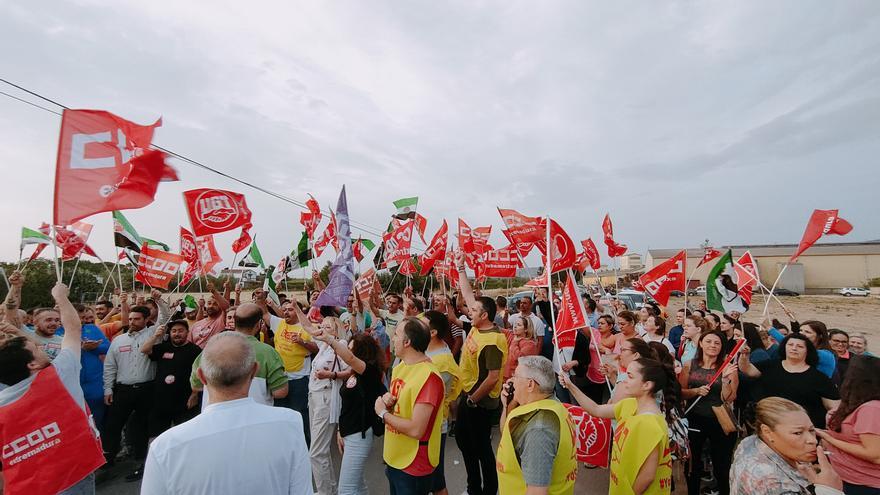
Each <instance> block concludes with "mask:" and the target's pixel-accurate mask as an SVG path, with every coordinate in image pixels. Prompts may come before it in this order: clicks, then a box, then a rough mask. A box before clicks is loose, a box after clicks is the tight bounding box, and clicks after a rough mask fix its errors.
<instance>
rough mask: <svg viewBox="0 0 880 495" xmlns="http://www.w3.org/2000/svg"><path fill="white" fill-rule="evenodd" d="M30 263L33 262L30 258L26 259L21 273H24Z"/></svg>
mask: <svg viewBox="0 0 880 495" xmlns="http://www.w3.org/2000/svg"><path fill="white" fill-rule="evenodd" d="M31 261H33V260H32V259H31V258H28V260H27V261H25V262H24V266H23V267H22V268H21V273H24V272H25V270H27V267H28V265H30V264H31Z"/></svg>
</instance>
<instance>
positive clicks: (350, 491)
mask: <svg viewBox="0 0 880 495" xmlns="http://www.w3.org/2000/svg"><path fill="white" fill-rule="evenodd" d="M342 440H344V441H345V451H344V452H343V454H342V467H341V468H340V469H339V488H338V494H339V495H358V494H367V493H370V490H369V489H368V488H367V480H366V479H364V464H366V462H367V459H368V458H369V457H370V449H372V448H373V430H371V429H368V430H367V431H366V432H364V438H361V434H360V433H352V434H351V435H346V436H344V437H342Z"/></svg>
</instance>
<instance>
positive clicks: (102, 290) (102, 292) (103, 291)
mask: <svg viewBox="0 0 880 495" xmlns="http://www.w3.org/2000/svg"><path fill="white" fill-rule="evenodd" d="M110 280H112V277H111V278H108V279H107V280H105V281H104V287H101V296H100V297H99V298H98V299H104V293H105V292H107V284H109V283H110Z"/></svg>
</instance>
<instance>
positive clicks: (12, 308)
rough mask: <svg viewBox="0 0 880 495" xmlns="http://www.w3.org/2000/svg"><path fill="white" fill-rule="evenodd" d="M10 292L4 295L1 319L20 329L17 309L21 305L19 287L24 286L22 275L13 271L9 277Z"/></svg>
mask: <svg viewBox="0 0 880 495" xmlns="http://www.w3.org/2000/svg"><path fill="white" fill-rule="evenodd" d="M9 284H10V291H9V292H8V293H7V294H6V300H5V301H4V302H3V307H4V309H5V311H4V316H3V319H4V320H5V321H7V322H9V323H10V324H12V325H14V326H15V327H21V324H22V322H21V319H20V318H19V317H18V308H19V306H20V305H21V286H22V285H24V275H22V274H21V272H18V271H15V272H13V273H12V275H10V276H9Z"/></svg>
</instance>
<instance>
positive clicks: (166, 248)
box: [141, 237, 171, 252]
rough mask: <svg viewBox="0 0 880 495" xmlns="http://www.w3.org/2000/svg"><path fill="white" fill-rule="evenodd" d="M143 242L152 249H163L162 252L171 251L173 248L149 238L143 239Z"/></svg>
mask: <svg viewBox="0 0 880 495" xmlns="http://www.w3.org/2000/svg"><path fill="white" fill-rule="evenodd" d="M141 240H142V241H144V242H146V243H147V246H149V247H151V248H155V247H158V248H161V249H162V251H165V252H170V251H171V247H170V246H169V245H168V244H165V243H164V242H159V241H156V240H153V239H149V238H147V237H141Z"/></svg>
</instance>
